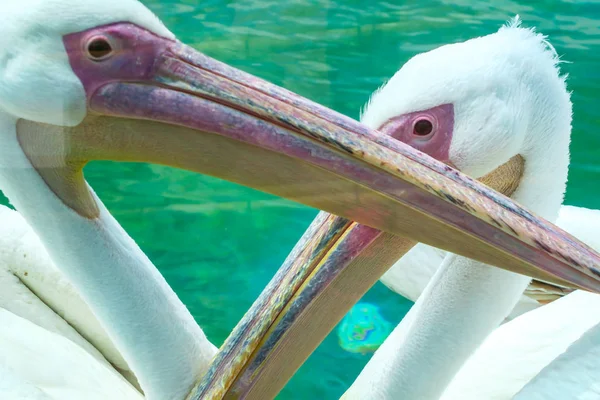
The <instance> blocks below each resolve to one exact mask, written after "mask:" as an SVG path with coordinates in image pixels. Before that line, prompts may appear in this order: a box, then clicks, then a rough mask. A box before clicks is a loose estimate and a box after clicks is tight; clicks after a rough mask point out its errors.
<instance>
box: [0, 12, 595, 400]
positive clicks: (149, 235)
mask: <svg viewBox="0 0 600 400" xmlns="http://www.w3.org/2000/svg"><path fill="white" fill-rule="evenodd" d="M143 2H144V3H145V4H147V5H148V6H149V7H150V8H151V9H152V10H154V11H155V12H156V13H157V14H158V15H159V16H160V18H161V19H163V20H164V21H165V23H166V25H167V26H168V27H169V28H170V29H171V30H172V31H174V32H175V33H176V34H177V35H178V36H179V38H180V39H181V40H182V41H184V42H187V43H189V44H191V45H193V46H195V47H196V48H198V49H200V50H202V51H204V52H205V53H207V54H208V55H210V56H213V57H215V58H217V59H219V60H222V61H224V62H226V63H228V64H231V65H233V66H236V67H238V68H241V69H243V70H245V71H248V72H250V73H252V74H255V75H258V76H260V77H263V78H265V79H267V80H270V81H272V82H274V83H277V84H279V85H282V86H284V87H286V88H288V89H290V90H292V91H295V92H297V93H300V94H302V95H304V96H306V97H308V98H311V99H313V100H316V101H318V102H320V103H322V104H324V105H326V106H328V107H331V108H334V109H336V110H338V111H340V112H342V113H345V114H347V115H349V116H351V117H354V118H358V115H359V109H360V107H361V106H362V105H363V104H364V103H365V102H366V100H367V99H368V97H369V94H370V93H371V92H372V91H373V90H375V89H376V88H377V87H378V86H379V85H381V84H382V83H383V82H384V80H385V79H386V78H388V77H390V76H391V75H392V74H393V73H394V72H395V71H396V70H397V69H398V68H399V66H400V65H401V64H402V63H403V62H404V61H406V60H407V59H408V58H409V57H411V56H412V55H414V54H415V53H417V52H421V51H426V50H428V49H431V48H433V47H436V46H438V45H441V44H445V43H449V42H455V41H462V40H466V39H468V38H471V37H474V36H479V35H484V34H488V33H491V32H493V31H495V30H496V29H497V28H498V27H499V26H500V25H501V24H502V23H504V21H505V20H507V19H508V18H510V17H511V16H513V15H514V14H516V13H519V14H520V15H521V17H522V18H523V20H524V22H525V24H526V25H529V26H536V27H538V29H539V30H540V31H541V32H543V33H545V34H547V35H549V36H550V40H551V42H552V43H553V44H554V45H555V46H556V48H557V50H558V52H559V53H560V54H561V55H562V57H563V59H564V60H566V61H570V62H571V63H570V64H563V70H564V71H565V72H567V73H569V75H570V78H569V87H570V89H571V90H573V91H574V94H573V101H574V113H575V115H574V131H573V143H572V146H571V153H572V160H573V161H572V164H571V170H570V175H569V185H568V192H567V199H566V203H568V204H573V205H579V206H586V207H592V208H600V202H599V201H598V200H596V199H597V198H598V195H599V194H600V185H598V180H599V178H600V160H599V159H600V151H599V150H598V149H599V146H600V135H599V133H598V128H599V127H600V113H599V112H598V111H597V110H598V107H599V105H600V101H598V97H599V95H598V93H600V2H598V1H594V2H592V1H590V2H581V1H574V0H573V1H541V2H536V3H535V5H528V4H526V3H525V2H516V1H495V2H493V3H494V5H493V6H492V5H490V4H484V3H479V2H474V1H466V0H463V1H456V2H452V3H451V2H446V1H440V2H431V1H429V2H428V1H404V2H394V1H392V0H389V1H374V0H371V1H366V0H362V1H357V0H345V1H343V0H321V1H317V0H314V1H309V0H287V1H269V0H262V1H258V0H239V1H236V0H203V1H201V2H198V1H195V0H194V1H192V0H185V1H183V0H169V1H165V0H161V1H159V0H146V1H143ZM199 4H200V5H199ZM86 176H87V179H88V181H89V182H90V184H91V185H92V186H93V187H94V188H95V189H96V191H97V193H98V195H99V196H100V197H101V198H102V200H103V201H104V202H105V203H106V205H107V207H108V209H109V210H110V211H111V212H112V213H113V214H114V216H115V217H116V218H117V220H118V221H119V222H120V223H121V224H122V225H123V226H124V228H125V229H126V230H127V231H128V232H129V234H130V235H131V236H132V237H133V238H135V240H136V241H137V242H138V243H139V245H140V246H141V247H142V249H143V250H144V251H145V252H146V253H147V254H148V255H149V257H150V258H151V259H152V260H153V261H154V263H155V264H156V265H157V266H158V268H159V269H160V270H161V272H162V273H163V274H164V275H165V277H166V279H167V280H168V281H169V283H170V284H171V285H172V286H173V288H174V289H175V291H176V292H177V293H178V294H179V296H180V297H181V298H182V300H183V301H184V302H185V303H186V305H187V306H188V307H189V308H190V310H191V311H192V313H193V314H194V316H195V318H196V319H197V321H198V323H200V324H201V325H202V327H203V328H204V330H205V331H206V333H207V335H208V337H209V338H210V339H211V340H212V341H213V342H214V343H215V344H217V345H220V344H221V343H222V342H223V340H224V339H225V338H226V337H227V335H228V333H229V332H230V330H231V329H232V328H233V327H234V325H235V324H236V323H237V321H238V320H239V319H240V318H241V316H242V315H243V313H244V312H245V311H246V309H247V308H248V307H249V306H250V305H251V303H252V302H253V300H254V299H255V298H256V296H258V294H259V293H260V291H261V290H262V288H263V286H264V285H265V284H266V283H267V282H268V281H269V279H270V278H271V276H272V275H273V273H274V272H275V270H276V269H277V268H278V267H279V265H280V264H281V262H282V261H283V259H284V258H285V256H286V255H287V253H288V252H289V250H290V249H291V248H292V247H293V245H294V244H295V242H296V240H297V239H298V238H299V237H300V235H301V234H302V233H303V231H304V229H305V228H306V227H307V226H308V225H309V223H310V222H311V220H312V218H313V217H314V216H315V215H316V210H313V209H309V208H306V207H304V206H300V205H298V204H295V203H292V202H289V201H286V200H282V199H278V198H275V197H273V196H269V195H265V194H262V193H259V192H256V191H253V190H250V189H247V188H243V187H239V186H236V185H233V184H230V183H227V182H222V181H218V180H216V179H212V178H209V177H199V176H197V175H193V174H189V173H186V172H182V171H177V170H172V169H167V168H163V167H157V166H151V165H144V164H115V163H108V162H102V163H94V164H91V165H89V166H88V167H86ZM0 202H4V203H5V202H6V201H5V200H3V199H0ZM364 301H366V302H369V303H372V304H376V305H377V306H379V309H380V310H379V311H380V313H381V314H382V316H383V317H384V318H385V319H386V320H388V321H390V322H392V323H393V324H396V323H397V322H398V321H399V320H400V319H401V318H402V316H403V315H404V314H405V312H406V311H407V310H408V308H409V307H410V304H411V303H410V302H408V301H406V300H404V299H402V298H401V297H399V296H397V295H395V294H393V293H391V292H389V291H388V290H387V289H386V288H385V287H383V285H381V284H378V285H376V287H374V288H373V289H372V290H371V291H370V292H369V293H368V294H367V295H366V297H365V299H364ZM368 358H369V354H365V355H363V354H360V353H350V352H347V351H344V350H343V349H342V348H341V347H340V345H339V343H338V338H337V336H336V334H335V333H333V334H332V335H330V337H329V338H327V340H326V341H325V342H324V343H323V344H322V345H321V346H320V347H319V349H318V350H317V352H316V353H315V354H314V355H313V356H312V357H311V358H310V359H309V361H308V362H307V363H306V364H305V365H304V367H303V368H302V369H301V370H300V371H299V373H298V374H297V375H296V376H295V377H294V378H293V380H292V381H291V382H290V383H289V384H288V385H287V387H286V388H285V390H284V391H283V392H282V393H281V395H280V397H279V398H281V399H334V398H338V397H339V396H340V395H341V394H342V393H343V391H344V389H345V388H346V387H347V386H348V385H349V384H350V383H351V382H352V380H353V378H354V377H355V376H356V375H357V374H358V372H359V371H360V370H361V368H362V366H363V365H364V364H365V362H366V361H367V360H368Z"/></svg>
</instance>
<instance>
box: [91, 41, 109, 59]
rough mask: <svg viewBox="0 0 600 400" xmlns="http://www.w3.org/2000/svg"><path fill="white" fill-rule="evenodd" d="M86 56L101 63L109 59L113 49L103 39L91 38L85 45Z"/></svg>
mask: <svg viewBox="0 0 600 400" xmlns="http://www.w3.org/2000/svg"><path fill="white" fill-rule="evenodd" d="M87 52H88V56H89V57H90V58H91V59H92V60H94V61H102V60H105V59H107V58H108V57H110V56H111V55H112V53H113V48H112V46H111V44H110V42H109V41H108V39H106V38H104V37H95V38H92V39H91V40H90V41H89V42H88V44H87Z"/></svg>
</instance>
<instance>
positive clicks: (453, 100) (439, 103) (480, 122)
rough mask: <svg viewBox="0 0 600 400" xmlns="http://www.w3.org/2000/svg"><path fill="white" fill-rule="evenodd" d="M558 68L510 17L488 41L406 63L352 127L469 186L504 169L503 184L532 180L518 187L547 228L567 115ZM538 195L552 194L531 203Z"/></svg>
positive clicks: (538, 39)
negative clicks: (445, 167) (414, 152)
mask: <svg viewBox="0 0 600 400" xmlns="http://www.w3.org/2000/svg"><path fill="white" fill-rule="evenodd" d="M558 63H559V59H558V55H557V53H556V51H555V50H554V48H553V47H552V45H551V44H550V43H548V42H547V41H546V40H545V37H544V36H543V35H541V34H537V33H536V32H535V31H534V30H533V29H526V28H522V27H520V20H519V19H518V17H517V18H515V19H514V20H513V21H511V22H510V23H509V24H508V25H507V26H504V27H502V28H501V29H500V30H499V31H498V32H497V33H495V34H491V35H487V36H483V37H479V38H475V39H471V40H468V41H465V42H461V43H455V44H450V45H445V46H442V47H438V48H436V49H434V50H431V51H429V52H426V53H422V54H419V55H416V56H415V57H413V58H411V59H410V60H409V61H408V62H407V63H406V64H404V65H403V66H402V68H400V70H399V71H398V72H397V73H396V74H395V75H394V76H393V77H392V78H391V79H390V80H389V81H388V82H387V83H386V84H385V85H384V86H383V87H382V88H381V89H380V90H378V91H376V92H375V93H374V94H373V96H372V98H371V99H370V101H369V102H368V104H367V106H366V107H365V110H364V113H363V115H362V119H361V120H362V122H363V123H364V124H365V125H367V126H370V127H372V128H375V129H379V130H380V131H382V132H384V133H385V134H387V135H390V136H391V137H394V138H397V139H398V140H401V141H402V142H404V143H407V144H409V145H410V146H412V147H414V148H416V149H418V150H421V151H423V152H424V153H427V154H429V155H431V156H432V157H434V158H436V159H438V160H440V161H443V162H445V163H447V164H450V165H452V166H454V167H455V168H456V169H458V170H460V171H462V172H464V173H465V174H467V175H469V176H471V177H473V178H476V179H478V178H482V177H483V176H485V175H487V174H490V173H492V172H493V171H495V170H497V169H498V168H499V167H500V166H501V165H503V164H505V163H507V162H509V161H510V160H513V161H512V162H513V163H514V165H515V168H513V169H505V170H504V171H505V172H511V173H513V174H515V176H513V177H510V179H527V176H529V175H534V177H535V181H534V180H531V181H530V182H527V183H528V185H527V186H528V187H529V188H531V187H534V188H538V190H531V189H530V190H529V192H537V195H535V197H536V199H538V200H540V202H541V203H544V204H548V205H549V206H548V207H543V208H541V209H540V208H539V204H536V205H537V206H538V208H537V209H536V213H540V214H541V215H543V216H544V217H545V218H556V215H557V213H558V206H557V204H558V205H559V204H560V203H561V202H562V197H563V195H564V192H565V189H566V177H567V167H568V162H569V150H568V148H569V141H570V133H571V112H572V105H571V101H570V98H569V94H568V92H567V90H566V84H565V79H564V77H562V76H560V74H559V70H558V68H557V65H558ZM518 156H520V158H515V157H518ZM547 159H552V160H553V162H552V163H547V162H546V160H547ZM517 160H521V161H520V162H523V163H524V165H523V166H521V167H519V168H517ZM525 170H526V171H527V173H526V174H525V176H523V177H521V175H522V174H523V173H524V172H525ZM546 185H551V186H552V190H551V193H552V194H549V193H548V192H544V193H543V195H542V196H540V194H542V193H540V192H541V190H540V189H542V187H545V186H546ZM548 196H551V197H552V198H548ZM517 197H519V196H518V195H517ZM528 200H533V199H528ZM557 201H559V202H558V203H557ZM519 202H520V203H521V204H527V203H528V202H529V201H527V200H525V199H519ZM531 202H533V201H531ZM536 203H537V201H536ZM550 204H552V206H550Z"/></svg>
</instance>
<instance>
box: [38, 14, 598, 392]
mask: <svg viewBox="0 0 600 400" xmlns="http://www.w3.org/2000/svg"><path fill="white" fill-rule="evenodd" d="M98 35H105V36H107V37H109V38H113V40H116V41H119V46H118V47H119V48H120V51H119V52H118V53H117V54H115V55H113V57H112V58H109V59H94V60H90V59H89V58H86V56H85V54H83V53H82V49H84V48H85V43H89V40H90V38H93V37H97V36H98ZM65 47H66V49H67V53H68V55H69V61H70V64H71V67H72V69H73V71H74V73H75V74H76V75H77V77H78V78H79V79H80V81H81V82H82V84H83V88H84V90H85V94H86V96H87V99H88V106H89V109H90V111H91V113H90V116H89V117H87V118H86V119H85V120H84V121H83V123H81V124H80V125H78V126H76V127H73V128H70V129H62V130H61V132H60V135H59V134H58V132H57V135H54V136H53V135H45V136H44V139H43V140H58V141H59V143H58V144H57V143H54V144H48V145H53V146H58V147H60V148H61V149H62V151H63V152H64V155H63V157H64V160H65V167H64V171H62V176H60V177H58V178H57V177H56V174H55V173H54V174H45V175H44V174H42V176H43V178H44V179H45V180H46V182H47V183H48V185H49V186H50V187H51V188H52V189H53V190H54V192H55V193H56V194H57V195H58V196H59V197H60V198H61V199H62V200H63V201H64V202H65V203H66V204H68V205H69V206H71V207H72V208H73V209H74V210H75V211H76V212H78V213H80V214H81V215H83V216H85V217H87V218H94V217H95V205H94V203H93V202H94V200H93V198H92V197H91V196H89V195H88V194H86V193H87V191H88V189H87V187H86V185H85V183H84V181H83V177H82V174H81V168H82V166H83V165H84V164H85V162H87V161H89V160H94V159H112V160H122V161H146V162H153V163H160V164H166V165H172V166H176V167H179V168H185V169H188V170H192V171H197V172H201V173H206V174H209V175H213V176H216V177H220V178H224V179H227V180H230V181H233V182H237V183H240V184H243V185H247V186H251V187H254V188H257V189H259V190H263V191H266V192H270V193H272V194H275V195H278V196H282V197H286V198H288V199H291V200H295V201H298V202H300V203H304V204H306V205H309V206H312V207H315V208H319V209H322V210H325V211H328V212H330V213H332V214H335V215H339V216H341V217H344V218H347V219H349V220H352V221H356V222H358V223H360V224H364V225H366V226H370V227H372V228H366V227H356V229H361V230H364V231H365V232H366V233H367V235H366V236H365V237H366V238H367V239H365V243H367V242H368V238H369V237H371V238H372V236H374V235H375V236H377V235H379V233H378V232H376V231H375V230H374V229H377V230H380V231H384V232H389V233H390V234H394V235H397V236H401V237H406V238H409V239H410V240H412V241H418V242H423V243H427V244H430V245H433V246H436V247H440V248H443V249H445V250H448V251H451V252H454V253H457V254H460V255H463V256H466V257H470V258H473V259H476V260H479V261H481V262H484V263H487V264H492V265H499V266H501V267H503V268H507V269H510V270H512V271H515V272H520V273H524V274H527V275H530V276H535V277H538V278H540V279H543V280H548V281H554V282H557V283H562V284H563V285H564V284H568V283H571V284H572V285H574V286H576V287H580V288H583V289H588V290H592V291H600V272H599V271H598V269H597V268H598V266H599V265H600V256H599V255H598V254H596V253H595V252H593V251H592V250H591V249H589V248H587V247H586V246H585V245H583V244H582V243H580V242H578V241H577V240H575V239H574V238H572V237H570V236H569V235H567V234H566V233H564V232H562V231H560V230H559V229H558V228H556V227H554V226H553V225H551V224H549V223H548V222H546V221H543V220H540V219H539V218H536V217H535V216H533V215H531V214H530V213H529V212H527V211H526V210H524V209H522V208H521V207H519V206H518V205H516V204H514V203H513V202H511V200H510V199H508V198H505V197H503V196H501V195H498V194H497V193H496V192H494V191H492V190H490V189H489V188H487V187H486V186H484V185H481V184H478V183H477V182H474V181H473V180H471V179H469V178H468V177H466V176H464V175H462V174H460V173H459V172H457V171H455V170H453V169H451V168H449V167H447V166H446V165H444V164H442V163H439V162H437V161H435V160H434V159H432V158H430V157H428V156H426V155H425V154H422V153H420V152H418V151H416V150H414V149H412V148H410V147H408V146H406V145H404V144H402V143H400V142H398V141H396V140H394V139H392V138H388V137H385V136H383V135H381V134H379V133H377V132H375V131H372V130H369V129H368V128H366V127H365V126H363V125H361V124H360V123H358V122H356V121H353V120H351V119H348V118H346V117H344V116H342V115H340V114H337V113H335V112H333V111H331V110H329V109H327V108H325V107H322V106H319V105H317V104H315V103H312V102H310V101H308V100H306V99H303V98H301V97H299V96H297V95H295V94H293V93H290V92H288V91H286V90H284V89H281V88H279V87H277V86H274V85H272V84H270V83H268V82H265V81H262V80H260V79H258V78H255V77H253V76H251V75H248V74H245V73H243V72H241V71H238V70H235V69H233V68H231V67H229V66H227V65H224V64H222V63H219V62H217V61H215V60H212V59H210V58H208V57H206V56H204V55H202V54H200V53H198V52H196V51H194V50H193V49H191V48H189V47H186V46H184V45H182V44H180V43H178V42H174V41H171V40H168V39H164V38H160V37H157V36H155V35H153V34H152V33H150V32H148V31H145V30H143V29H141V28H139V27H137V26H134V25H131V24H115V25H111V26H107V27H101V28H97V29H95V30H92V31H86V32H82V33H77V34H72V35H67V36H66V37H65ZM46 128H48V127H46ZM48 129H50V128H48ZM61 135H62V136H61ZM49 137H52V138H55V137H56V138H58V139H48V138H49ZM65 143H68V144H69V145H68V146H65ZM61 146H62V147H61ZM59 175H60V174H59ZM73 199H75V200H73ZM332 218H333V217H332ZM334 221H337V222H334ZM332 222H334V225H335V226H339V229H336V230H335V232H338V234H341V232H342V230H343V226H342V225H343V224H349V222H347V221H342V222H340V220H337V219H336V218H333V219H330V218H325V219H324V220H321V221H320V222H319V224H322V225H320V227H317V229H315V230H313V231H311V232H309V233H310V235H319V233H321V234H323V232H329V227H330V225H329V224H331V223H332ZM352 229H355V228H354V227H353V228H352ZM369 235H370V236H369ZM305 238H306V240H307V243H313V242H311V238H309V237H306V236H305ZM349 245H352V243H350V244H349ZM367 247H368V246H367ZM329 250H330V249H328V248H323V247H320V246H316V247H315V248H311V247H310V246H308V247H307V249H306V251H304V252H303V253H301V254H297V255H303V256H304V257H306V258H307V260H308V261H307V263H308V264H310V265H313V266H314V265H315V264H317V265H318V264H319V263H320V260H321V259H322V258H323V255H325V254H327V252H328V251H329ZM374 250H376V249H374ZM375 255H376V254H375ZM300 264H301V263H300ZM300 264H296V263H293V266H290V268H296V266H298V265H300ZM335 269H336V267H335V266H330V265H328V264H327V263H325V264H324V265H323V270H331V271H333V270H335ZM319 270H321V269H319ZM380 272H381V271H371V272H368V271H367V272H364V276H361V275H360V273H362V272H361V271H360V268H357V271H355V274H354V275H352V274H351V275H349V276H346V277H343V278H340V277H337V278H335V279H341V280H342V281H343V282H345V283H344V284H345V285H346V286H345V287H346V288H347V290H349V291H352V290H353V286H354V285H355V279H356V278H357V277H361V278H360V279H365V282H367V283H365V284H364V285H362V286H367V285H368V284H369V283H368V282H374V281H375V280H376V279H378V278H379V276H380ZM311 273H312V275H310V274H311ZM309 276H310V277H311V279H306V276H304V277H303V278H301V279H297V280H296V281H295V282H293V284H290V285H288V283H289V282H287V281H282V280H280V278H282V277H283V275H281V274H278V275H277V277H276V278H275V280H274V282H272V284H271V285H270V287H269V288H268V290H267V292H269V290H270V292H269V293H271V294H272V295H273V297H272V298H271V297H268V298H266V299H265V298H261V299H259V300H258V302H257V303H256V304H255V307H253V309H252V312H251V313H250V314H249V317H248V318H247V319H245V320H244V321H245V322H244V324H245V325H243V326H244V327H245V328H244V329H242V331H239V330H238V331H236V332H234V335H236V336H234V341H236V343H241V346H239V347H238V350H239V351H240V352H241V354H242V357H240V358H234V359H231V358H228V359H227V360H226V361H227V362H226V364H227V365H226V368H225V369H226V370H227V371H229V373H228V374H226V375H223V376H219V375H218V374H217V373H216V372H219V371H221V369H220V368H222V367H223V366H222V365H221V364H219V363H218V362H217V363H216V364H215V365H214V367H213V368H212V369H211V371H210V372H209V374H208V375H207V376H206V379H205V381H204V383H202V385H200V387H199V389H198V390H197V391H195V392H193V394H192V397H194V396H196V394H199V395H200V398H203V399H205V398H211V396H212V395H206V393H205V390H207V389H208V390H213V388H215V387H218V390H219V391H221V392H222V393H225V392H226V391H227V389H228V388H229V387H230V386H231V383H232V380H233V379H234V378H235V377H236V374H237V372H238V371H239V370H240V367H242V366H243V365H244V364H245V362H246V360H247V359H248V358H247V357H246V358H245V359H244V357H245V356H244V351H245V352H252V351H253V350H252V349H251V348H245V349H244V344H245V340H246V338H248V337H249V338H257V340H263V341H264V340H270V339H269V337H267V338H265V332H264V331H261V332H258V333H251V334H250V336H246V332H248V331H252V330H253V329H254V327H255V326H258V327H261V326H262V327H264V323H262V322H263V318H264V320H265V321H266V320H267V318H266V317H265V315H266V314H272V315H279V311H277V310H286V311H284V313H288V312H289V314H290V315H293V314H294V313H295V315H297V317H296V319H295V321H300V322H302V321H308V320H310V317H312V316H314V315H320V314H319V309H318V307H309V306H308V304H311V299H312V298H318V296H319V293H322V291H323V288H324V287H327V285H328V284H330V281H328V280H327V279H328V277H329V276H331V275H330V274H329V273H327V272H325V275H319V272H318V271H317V272H314V273H313V272H309ZM319 277H324V278H323V279H324V280H323V281H319V279H320V278H319ZM313 278H319V279H313ZM359 286H360V285H359ZM294 288H295V289H294ZM292 289H293V290H294V292H296V295H297V296H296V297H297V298H300V300H301V301H300V303H298V304H299V308H295V306H294V304H295V303H290V295H291V294H292V293H294V292H290V290H292ZM360 290H363V289H362V288H361V289H360ZM332 296H335V295H332ZM354 297H355V296H354ZM354 297H353V296H350V297H349V299H348V300H347V301H346V303H347V304H350V303H351V302H352V301H354V300H353V298H354ZM302 298H304V299H306V300H303V299H302ZM350 298H352V300H350ZM325 300H327V299H324V301H325ZM324 301H323V302H324ZM265 313H266V314H265ZM321 317H324V318H327V317H328V316H327V315H322V314H321ZM280 318H281V316H280ZM335 318H337V316H336V317H335ZM248 319H249V320H248ZM282 320H283V319H282ZM246 322H247V323H246ZM295 324H296V323H295ZM295 326H297V327H298V329H301V328H302V326H304V325H302V324H299V325H298V324H296V325H295ZM308 326H310V325H308ZM293 327H294V326H283V325H282V326H280V327H279V328H277V329H278V330H277V332H284V331H288V330H291V329H292V328H293ZM303 334H304V335H307V336H310V335H311V334H312V332H303ZM309 347H310V346H309ZM275 350H276V349H275ZM305 351H306V349H300V350H299V352H300V353H302V352H305ZM306 356H307V354H301V355H300V358H302V357H306ZM235 357H237V355H236V356H235ZM259 361H260V360H259ZM281 361H282V362H283V363H285V362H287V361H286V360H281ZM279 364H281V363H279ZM273 365H275V364H273ZM283 380H287V378H286V377H283ZM194 393H196V394H194ZM203 393H204V394H203ZM211 393H216V392H211ZM254 393H258V392H256V391H255V392H254ZM265 393H266V392H265ZM265 393H263V394H262V397H261V395H260V393H258V394H259V396H258V398H269V397H271V394H272V391H271V392H268V393H266V394H265ZM196 398H198V397H196ZM247 398H249V397H247Z"/></svg>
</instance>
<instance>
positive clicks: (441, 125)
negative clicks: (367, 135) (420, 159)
mask: <svg viewBox="0 0 600 400" xmlns="http://www.w3.org/2000/svg"><path fill="white" fill-rule="evenodd" d="M422 119H425V120H427V121H429V122H431V124H432V125H433V130H432V131H431V133H430V134H428V135H426V136H422V135H417V134H416V133H415V131H414V125H415V123H416V122H417V121H419V120H422ZM453 129H454V106H453V105H452V104H442V105H440V106H436V107H433V108H430V109H428V110H422V111H416V112H413V113H410V114H403V115H399V116H397V117H394V118H391V119H389V120H387V121H386V122H385V123H384V124H383V125H381V126H380V127H379V131H381V132H382V133H385V134H386V135H389V136H391V137H393V138H395V139H398V140H400V141H401V142H404V143H406V144H408V145H409V146H411V147H414V148H415V149H417V150H420V151H422V152H423V153H425V154H428V155H430V156H431V157H433V158H435V159H437V160H439V161H442V162H445V163H449V162H450V154H449V153H450V143H451V142H452V132H453Z"/></svg>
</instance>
